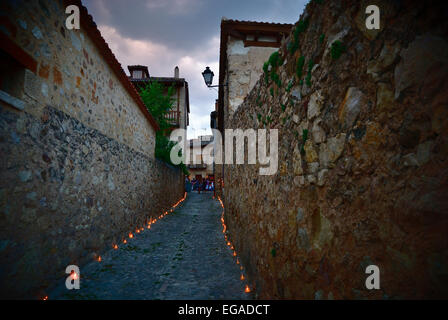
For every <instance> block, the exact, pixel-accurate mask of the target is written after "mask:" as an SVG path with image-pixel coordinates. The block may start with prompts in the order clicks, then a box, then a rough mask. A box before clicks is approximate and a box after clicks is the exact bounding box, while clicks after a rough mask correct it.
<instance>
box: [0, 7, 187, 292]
mask: <svg viewBox="0 0 448 320" xmlns="http://www.w3.org/2000/svg"><path fill="white" fill-rule="evenodd" d="M72 3H74V4H76V5H78V7H79V8H80V10H81V16H80V21H81V28H80V30H75V29H74V30H68V29H67V28H66V26H65V20H66V17H67V16H68V15H67V14H66V13H65V8H66V6H68V5H69V4H72ZM0 11H1V12H2V16H3V19H2V20H1V22H0V38H1V39H0V55H1V61H2V63H1V64H2V67H1V69H0V70H1V79H0V137H1V138H0V153H1V158H2V161H1V165H0V172H1V173H0V176H1V179H0V212H1V222H0V234H1V236H0V256H1V258H0V260H1V266H0V268H1V272H0V274H1V275H0V288H1V297H3V298H40V297H41V296H42V295H43V294H44V292H45V289H46V288H47V287H48V286H49V285H51V284H52V283H54V281H55V280H56V279H61V278H64V277H65V267H66V266H67V265H69V264H76V265H79V266H82V265H83V264H84V263H85V262H87V261H90V260H91V259H96V258H98V256H100V255H101V252H103V251H104V250H108V249H110V248H112V245H114V244H117V243H121V241H122V240H123V238H124V237H125V236H126V235H127V234H128V232H130V231H133V230H135V228H137V227H140V226H143V225H144V223H145V221H146V219H148V218H149V217H150V216H158V215H159V214H160V213H161V212H163V211H165V210H166V209H167V208H169V207H170V206H171V205H172V204H173V203H175V202H176V201H177V200H179V199H180V198H181V197H182V196H183V176H182V174H181V172H180V170H178V169H175V168H172V167H169V166H167V165H166V164H164V163H161V162H160V161H158V160H156V159H155V158H154V147H155V132H156V130H158V125H157V123H156V122H155V121H154V119H153V118H152V116H151V114H150V113H149V112H148V111H147V109H146V108H145V106H144V105H143V102H142V101H141V99H140V97H139V95H138V93H137V92H136V90H135V89H134V87H133V86H132V84H131V83H130V81H129V80H128V79H127V76H126V74H125V73H124V71H123V70H122V68H121V66H120V64H119V63H118V62H117V60H116V59H115V57H114V55H113V54H112V52H111V51H110V49H109V47H108V45H107V43H106V42H105V41H104V39H103V38H102V37H101V35H100V33H99V31H98V29H97V28H96V25H95V23H94V22H93V20H92V18H91V16H89V15H88V13H87V10H86V8H85V7H83V6H82V4H81V3H80V1H50V0H48V1H44V0H40V1H26V2H20V4H18V2H13V1H4V2H2V3H1V4H0Z"/></svg>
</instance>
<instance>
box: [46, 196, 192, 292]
mask: <svg viewBox="0 0 448 320" xmlns="http://www.w3.org/2000/svg"><path fill="white" fill-rule="evenodd" d="M186 198H187V193H186V192H185V193H184V197H183V198H181V199H180V200H179V201H177V202H176V203H175V204H174V205H172V206H171V209H170V210H169V212H168V211H165V212H164V213H162V214H161V215H160V216H158V217H157V218H154V219H151V220H150V221H149V222H148V224H147V226H146V228H147V229H151V225H153V224H154V223H156V222H157V221H158V220H161V219H162V218H164V217H165V216H166V215H168V214H170V213H171V212H173V211H174V209H175V208H176V207H177V206H178V205H179V204H181V203H182V202H183V201H184V200H185V199H186ZM144 230H145V228H144V227H140V228H137V229H135V232H136V233H140V232H143V231H144ZM128 237H129V239H132V238H134V234H133V233H132V232H129V234H128ZM126 243H128V241H127V239H126V238H124V239H123V244H126ZM112 248H113V249H114V250H117V249H118V244H116V243H114V244H113V245H112ZM95 260H96V261H98V262H101V256H98V257H96V258H95ZM71 276H72V279H73V280H76V279H78V274H77V273H76V272H72V273H71ZM42 300H48V296H45V297H43V298H42Z"/></svg>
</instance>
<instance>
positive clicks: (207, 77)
mask: <svg viewBox="0 0 448 320" xmlns="http://www.w3.org/2000/svg"><path fill="white" fill-rule="evenodd" d="M214 75H215V74H214V73H213V71H212V70H210V68H209V67H205V70H204V72H202V76H203V77H204V81H205V84H206V85H207V87H209V88H216V87H224V86H227V84H218V85H216V86H212V83H213V76H214Z"/></svg>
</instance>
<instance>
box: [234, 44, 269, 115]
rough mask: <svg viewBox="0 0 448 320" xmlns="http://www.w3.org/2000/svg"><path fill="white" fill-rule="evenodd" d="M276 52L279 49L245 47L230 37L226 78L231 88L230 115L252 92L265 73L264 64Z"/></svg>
mask: <svg viewBox="0 0 448 320" xmlns="http://www.w3.org/2000/svg"><path fill="white" fill-rule="evenodd" d="M274 51H277V48H271V47H245V46H244V42H243V40H239V39H234V38H232V37H229V41H228V44H227V53H226V54H227V61H228V65H227V70H226V76H225V77H226V79H227V81H228V86H229V87H228V90H226V102H225V105H226V111H227V114H228V115H231V114H232V113H233V112H234V111H235V110H236V109H237V108H238V106H239V105H240V104H241V103H242V102H243V100H244V98H245V97H246V95H247V94H248V93H249V92H250V91H251V90H252V88H253V87H254V85H255V83H256V82H257V80H258V79H259V78H260V74H261V73H262V72H263V69H262V67H263V63H264V62H265V61H266V60H267V59H268V58H269V56H270V55H271V53H272V52H274Z"/></svg>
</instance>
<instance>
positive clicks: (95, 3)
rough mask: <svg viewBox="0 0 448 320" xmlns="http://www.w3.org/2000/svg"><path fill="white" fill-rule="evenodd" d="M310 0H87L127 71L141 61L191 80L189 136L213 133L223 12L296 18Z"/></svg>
mask: <svg viewBox="0 0 448 320" xmlns="http://www.w3.org/2000/svg"><path fill="white" fill-rule="evenodd" d="M307 2H308V1H307V0H127V1H123V0H84V1H83V3H84V5H85V6H86V7H87V8H88V10H89V12H90V14H91V15H92V16H93V19H94V21H95V22H96V24H97V25H98V28H99V29H100V31H101V34H102V35H103V37H104V38H105V39H106V41H107V42H108V44H109V46H110V48H111V49H112V51H113V53H114V54H115V56H116V57H117V59H118V61H119V62H120V63H121V65H122V67H123V69H124V70H125V71H126V72H128V71H127V66H128V65H133V64H141V65H146V66H148V68H149V73H150V75H151V76H156V77H164V76H165V77H172V76H173V73H174V67H175V66H179V71H180V77H182V78H185V79H186V80H187V81H188V84H189V93H190V126H189V127H188V138H193V137H196V136H198V135H201V134H210V133H211V131H210V112H211V111H213V110H214V103H215V99H217V97H218V92H217V90H215V89H209V88H207V87H206V86H205V84H204V80H203V79H202V75H201V72H202V71H203V70H204V69H205V67H206V66H210V68H211V69H212V70H213V71H214V73H215V78H214V83H213V84H217V79H218V73H219V62H218V61H219V36H220V23H221V18H222V17H226V18H228V19H237V20H251V21H266V22H278V23H295V22H296V21H297V20H298V19H299V17H300V14H301V13H302V11H303V8H304V6H305V4H306V3H307Z"/></svg>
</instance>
